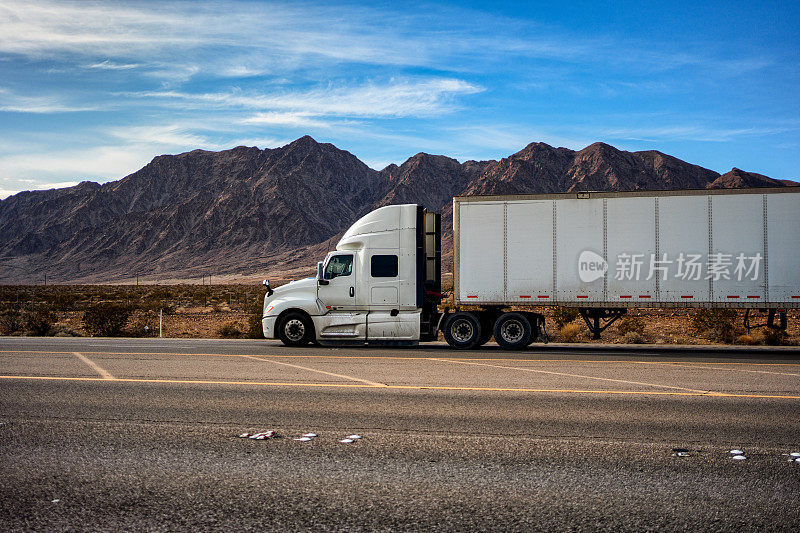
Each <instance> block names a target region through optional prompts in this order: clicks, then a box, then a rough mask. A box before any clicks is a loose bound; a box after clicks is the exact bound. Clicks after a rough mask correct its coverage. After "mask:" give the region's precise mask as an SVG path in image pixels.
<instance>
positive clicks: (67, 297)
mask: <svg viewBox="0 0 800 533" xmlns="http://www.w3.org/2000/svg"><path fill="white" fill-rule="evenodd" d="M45 299H46V301H47V302H49V303H50V304H51V305H52V306H53V308H54V309H55V310H57V311H72V310H73V309H75V303H76V302H77V301H78V300H80V299H81V297H80V295H79V294H75V293H74V292H66V291H64V290H62V291H59V292H56V293H55V294H50V295H47V297H46V298H45Z"/></svg>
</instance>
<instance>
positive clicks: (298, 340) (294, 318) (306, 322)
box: [278, 312, 314, 346]
mask: <svg viewBox="0 0 800 533" xmlns="http://www.w3.org/2000/svg"><path fill="white" fill-rule="evenodd" d="M278 338H280V339H281V342H282V343H283V344H285V345H286V346H305V345H306V344H308V343H309V342H311V341H312V340H313V339H314V324H312V322H311V319H310V318H308V316H307V315H305V314H303V313H298V312H292V313H288V314H287V315H286V316H284V317H283V318H282V319H281V320H280V323H279V325H278Z"/></svg>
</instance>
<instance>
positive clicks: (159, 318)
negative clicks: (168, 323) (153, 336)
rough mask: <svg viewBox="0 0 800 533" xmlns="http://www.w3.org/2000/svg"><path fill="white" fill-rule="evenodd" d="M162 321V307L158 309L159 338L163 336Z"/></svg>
mask: <svg viewBox="0 0 800 533" xmlns="http://www.w3.org/2000/svg"><path fill="white" fill-rule="evenodd" d="M163 322H164V309H163V308H162V309H159V310H158V338H159V339H160V338H162V337H163V335H162V325H163Z"/></svg>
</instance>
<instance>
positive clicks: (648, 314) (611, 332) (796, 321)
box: [0, 284, 800, 345]
mask: <svg viewBox="0 0 800 533" xmlns="http://www.w3.org/2000/svg"><path fill="white" fill-rule="evenodd" d="M264 291H265V289H264V288H263V287H261V286H260V285H255V284H229V285H213V286H212V285H207V284H206V285H196V284H194V285H193V284H174V285H143V286H136V285H114V286H111V285H49V286H42V285H38V286H35V285H28V286H24V285H3V286H0V330H3V326H4V325H6V324H7V323H8V320H7V319H8V316H9V315H8V314H9V313H17V314H19V313H23V314H24V313H25V310H28V311H29V312H30V310H46V311H47V312H48V313H52V315H51V318H50V320H51V321H52V322H53V326H54V327H52V328H51V329H50V330H49V332H48V333H47V334H49V335H61V336H65V335H81V336H86V335H88V332H87V330H86V328H85V326H84V323H83V316H84V311H85V310H86V309H88V308H90V307H92V306H96V305H99V304H114V305H122V306H125V307H126V308H128V309H129V310H131V315H130V318H129V319H128V322H127V325H126V326H125V327H124V329H123V335H129V336H158V333H159V330H158V327H159V310H161V309H163V310H164V313H163V319H162V323H161V330H162V335H163V336H164V337H173V338H237V337H245V336H247V335H248V330H249V329H250V326H251V325H253V324H254V325H255V327H254V329H253V330H251V335H257V334H258V333H259V331H258V330H259V328H258V317H259V315H260V309H261V302H262V301H263V297H264ZM532 310H533V311H536V312H539V313H542V314H544V315H545V317H546V330H547V333H548V336H549V338H550V340H551V341H555V342H580V343H636V344H639V343H644V344H725V343H726V341H724V340H722V339H720V338H718V336H716V335H714V334H713V332H704V333H698V332H697V331H695V329H694V328H693V327H692V317H693V316H694V315H695V314H696V313H697V312H698V311H699V310H695V309H631V310H629V312H628V314H627V315H626V318H624V319H623V320H620V321H617V322H616V323H615V324H612V325H611V326H610V327H608V328H607V329H606V330H605V331H604V332H603V334H602V339H600V340H593V339H592V338H591V334H590V332H589V329H588V328H587V326H586V324H585V323H584V322H583V320H582V319H581V318H580V317H577V318H576V319H575V320H573V321H572V322H571V323H570V324H569V325H568V326H567V328H566V329H565V328H558V327H557V326H556V323H555V321H554V319H553V310H554V308H547V307H544V308H534V309H532ZM253 317H255V318H254V319H253ZM743 318H744V311H738V314H737V316H736V318H735V320H734V328H733V331H732V332H730V334H729V335H728V339H727V342H728V343H730V342H733V343H739V344H765V343H768V342H769V341H770V340H772V341H774V340H775V339H774V338H773V339H770V338H768V337H769V336H767V338H765V336H764V333H763V332H764V331H765V329H764V328H763V327H756V328H753V329H752V330H751V331H750V332H748V331H746V330H745V329H744V327H743ZM251 319H253V320H252V322H251ZM636 322H639V324H638V326H639V328H638V331H637V332H635V334H632V333H628V334H627V335H625V333H626V332H625V331H624V327H625V326H626V325H627V326H630V325H631V324H633V325H634V326H636V325H637V324H636ZM765 322H766V317H765V316H764V315H756V316H752V315H751V319H750V323H751V325H758V324H764V323H765ZM144 326H147V327H146V328H145V327H144ZM620 326H622V328H623V330H622V331H621V330H620V329H621V328H620ZM7 329H8V328H6V330H7ZM629 329H630V328H629ZM634 329H637V328H634ZM570 330H571V331H570ZM2 333H4V334H14V335H20V334H30V332H26V331H24V328H22V329H18V330H16V331H13V332H12V331H0V334H2ZM787 333H788V336H786V337H784V338H782V339H780V340H781V342H782V343H783V344H793V345H797V344H800V342H799V341H800V309H790V310H789V311H788V329H787Z"/></svg>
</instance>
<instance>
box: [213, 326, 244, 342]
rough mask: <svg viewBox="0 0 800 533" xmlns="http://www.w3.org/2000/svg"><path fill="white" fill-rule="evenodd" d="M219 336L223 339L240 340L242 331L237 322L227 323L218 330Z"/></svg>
mask: <svg viewBox="0 0 800 533" xmlns="http://www.w3.org/2000/svg"><path fill="white" fill-rule="evenodd" d="M217 335H219V336H220V337H222V338H223V339H238V338H239V337H241V336H242V330H241V329H239V324H237V323H236V322H227V323H225V324H223V325H222V326H221V327H220V328H219V329H218V330H217Z"/></svg>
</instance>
